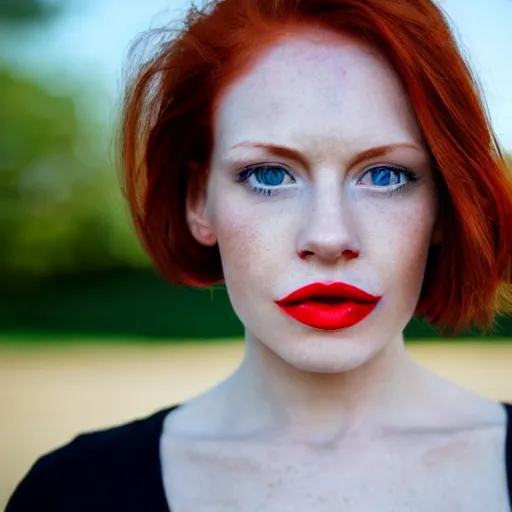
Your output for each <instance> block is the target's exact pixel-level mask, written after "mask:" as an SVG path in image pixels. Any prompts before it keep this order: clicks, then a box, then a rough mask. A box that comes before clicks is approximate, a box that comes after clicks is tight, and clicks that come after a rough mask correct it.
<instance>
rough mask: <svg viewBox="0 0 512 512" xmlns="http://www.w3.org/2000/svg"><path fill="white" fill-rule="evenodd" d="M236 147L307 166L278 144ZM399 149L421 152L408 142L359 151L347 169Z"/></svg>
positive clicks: (290, 150)
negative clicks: (262, 150) (263, 152)
mask: <svg viewBox="0 0 512 512" xmlns="http://www.w3.org/2000/svg"><path fill="white" fill-rule="evenodd" d="M237 147H252V148H260V149H264V150H266V151H267V152H268V153H270V154H272V155H276V156H280V157H284V158H290V159H292V160H296V161H297V162H300V164H301V165H303V166H304V167H308V166H309V163H308V161H307V159H306V158H305V157H304V156H303V155H302V154H301V153H300V152H299V151H297V150H295V149H293V148H289V147H287V146H281V145H278V144H266V143H259V142H241V143H240V144H236V145H235V146H233V148H237ZM399 148H408V149H414V150H416V151H418V152H421V148H420V147H419V146H418V145H416V144H413V143H409V142H403V143H396V144H385V145H382V146H375V147H373V148H369V149H365V150H364V151H361V152H360V153H358V154H357V155H355V156H354V157H353V158H351V159H350V161H349V163H348V167H349V168H350V167H353V166H354V165H357V164H359V163H361V162H364V161H365V160H369V159H370V158H376V157H379V156H386V155H387V154H389V153H392V152H393V151H395V150H396V149H399Z"/></svg>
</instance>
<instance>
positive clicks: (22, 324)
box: [0, 0, 512, 510]
mask: <svg viewBox="0 0 512 512" xmlns="http://www.w3.org/2000/svg"><path fill="white" fill-rule="evenodd" d="M439 3H440V4H441V5H442V7H443V8H444V9H445V10H446V12H447V13H448V15H449V16H450V18H451V20H452V21H453V24H454V30H455V32H456V35H457V38H458V40H459V42H460V45H461V47H462V48H463V51H464V53H465V54H466V56H467V58H468V60H469V61H470V64H471V66H472V67H473V69H474V70H475V72H476V74H477V76H478V78H479V80H480V83H481V87H482V91H483V93H484V95H485V99H486V102H487V105H488V109H489V114H490V116H491V119H492V122H493V124H494V128H495V130H496V133H497V135H498V139H499V140H500V142H501V144H502V146H503V148H504V149H505V151H507V152H508V154H509V155H512V65H511V64H510V53H511V51H512V31H511V30H510V26H512V2H511V1H510V0H487V1H486V2H481V1H480V0H442V1H440V2H439ZM190 4H191V2H190V0H144V2H139V1H137V0H0V406H1V409H0V411H1V413H0V414H1V417H2V420H3V421H1V422H0V510H1V509H2V508H3V506H4V505H5V502H6V501H7V497H8V496H9V495H10V493H11V492H12V490H13V488H14V485H15V484H16V483H17V482H18V481H19V480H20V478H21V477H22V476H23V474H24V473H25V472H26V471H27V470H28V468H29V466H30V465H31V463H32V462H33V461H34V459H35V458H36V457H38V456H39V455H41V454H42V453H43V452H45V451H48V450H50V449H52V448H54V447H56V446H58V445H60V444H63V443H65V442H67V441H68V440H69V439H71V438H72V437H73V436H74V435H76V434H77V433H79V432H83V431H85V430H90V429H94V428H101V427H105V426H108V425H112V424H113V423H118V422H124V421H128V420H130V419H132V418H135V417H140V416H144V415H147V414H150V413H151V412H152V411H154V410H156V409H158V408H161V407H164V406H167V405H170V404H171V403H174V402H178V401H182V400H186V399H187V398H188V397H191V396H193V395H194V394H196V393H198V392H200V391H202V390H203V389H205V388H206V387H208V386H210V385H211V384H213V383H214V382H216V381H218V380H220V379H221V378H223V377H224V376H225V375H227V374H228V373H229V372H230V371H231V370H232V369H234V368H235V367H236V365H237V364H238V362H239V361H240V358H241V356H242V350H243V345H242V342H241V336H242V334H243V331H242V326H241V324H240V323H239V321H238V320H237V318H236V316H235V315H234V313H233V311H232V310H231V307H230V305H229V301H228V298H227V294H226V292H225V290H224V289H223V288H222V287H218V288H215V289H212V290H191V289H187V288H180V287H171V286H169V285H167V284H166V283H165V282H164V281H163V280H162V279H161V278H160V277H159V276H158V275H156V273H155V272H153V270H152V269H151V267H150V265H149V262H148V260H147V258H146V257H145V255H144V254H143V252H142V251H141V249H140V247H139V245H138V243H137V241H136V239H135V236H134V234H133V230H132V228H131V224H130V221H129V217H128V213H127V209H126V206H125V204H124V202H123V199H122V196H121V193H120V190H119V184H118V170H117V167H116V165H117V164H116V159H117V154H116V139H115V136H116V129H117V121H118V117H119V107H120V102H121V94H122V88H123V66H124V65H125V64H126V56H127V52H128V48H129V45H130V44H131V43H132V42H133V40H134V39H135V38H136V37H137V36H138V35H139V34H140V33H141V32H143V31H145V30H147V29H149V28H152V27H159V26H162V25H164V24H166V23H169V22H172V21H175V20H180V19H182V18H183V16H184V13H185V11H186V8H187V7H188V6H189V5H190ZM510 161H511V162H512V159H511V160H510ZM192 306H193V307H192ZM194 311H200V312H201V314H200V316H199V317H198V316H197V314H195V313H194ZM511 337H512V320H510V319H505V318H502V319H499V321H498V323H497V326H496V330H495V332H494V333H493V334H491V335H489V336H486V337H485V338H483V337H480V336H477V335H476V334H474V333H471V332H468V333H464V335H463V336H461V337H460V338H457V339H453V338H452V339H442V338H439V337H438V336H437V334H436V333H435V331H434V330H433V329H432V328H431V327H430V326H429V325H427V324H426V323H423V322H420V321H417V320H414V321H413V322H411V324H410V325H409V326H408V327H407V330H406V338H407V342H408V345H409V348H410V350H411V353H412V354H413V356H414V357H416V358H417V359H418V360H420V361H421V362H422V363H423V364H425V365H427V366H430V367H431V368H432V369H434V370H435V371H437V372H438V373H441V374H443V375H444V376H446V377H447V378H449V379H451V380H454V381H456V382H458V383H460V384H462V385H465V386H466V387H469V388H471V389H474V390H476V391H478V392H480V393H482V394H484V395H486V396H489V397H491V398H493V399H496V400H509V401H512V371H511V365H512V344H511V343H509V339H512V338H511Z"/></svg>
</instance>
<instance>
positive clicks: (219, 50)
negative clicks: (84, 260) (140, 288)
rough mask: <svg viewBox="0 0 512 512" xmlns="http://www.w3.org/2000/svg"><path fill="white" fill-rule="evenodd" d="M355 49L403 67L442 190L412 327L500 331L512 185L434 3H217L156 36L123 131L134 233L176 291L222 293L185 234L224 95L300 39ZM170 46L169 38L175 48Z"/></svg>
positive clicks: (209, 253)
mask: <svg viewBox="0 0 512 512" xmlns="http://www.w3.org/2000/svg"><path fill="white" fill-rule="evenodd" d="M305 27H316V28H325V29H327V30H331V31H335V32H337V33H344V34H350V35H353V36H354V37H356V38H359V39H360V40H362V41H365V42H367V43H368V44H370V45H372V46H373V47H374V48H376V49H377V50H378V51H379V52H380V53H381V54H382V55H383V56H384V57H385V58H387V59H388V61H389V63H390V64H391V65H392V66H393V67H394V69H395V71H396V72H397V74H398V76H399V77H400V79H401V81H402V83H403V85H404V87H405V89H406V91H407V93H408V95H409V98H410V101H411V103H412V106H413V108H414V111H415V114H416V118H417V121H418V124H419V127H420V129H421V130H422V133H423V137H424V139H425V144H426V146H427V147H428V149H429V151H430V153H431V156H432V161H433V162H434V167H433V171H434V174H435V178H436V181H437V189H438V198H439V205H440V227H441V230H442V242H441V243H440V244H438V245H435V246H433V247H432V248H431V250H430V253H429V255H428V260H427V268H426V273H425V279H424V284H423V289H422V292H421V296H420V300H419V302H418V306H417V310H416V314H417V315H423V316H424V317H425V318H426V319H427V320H428V321H430V322H431V323H432V324H433V325H435V326H437V327H439V328H441V329H443V330H448V331H449V332H459V331H460V330H462V329H465V328H468V327H477V328H479V329H481V330H485V329H488V328H489V327H491V326H492V324H493V322H494V319H495V316H496V314H497V313H507V312H510V311H511V310H512V300H511V286H510V281H511V268H512V265H511V263H512V183H511V178H510V175H509V173H508V171H507V168H506V165H505V160H504V158H503V156H502V153H501V151H500V148H499V146H498V143H497V141H496V137H495V136H494V134H493V131H492V129H491V127H490V123H489V121H488V118H487V115H486V111H485V109H484V107H483V105H482V102H481V99H480V97H479V92H478V86H477V84H476V82H475V80H474V79H473V77H472V75H471V72H470V70H469V68H468V66H467V65H466V63H465V62H464V59H463V57H462V56H461V54H460V53H459V50H458V48H457V44H456V42H455V40H454V37H453V35H452V33H451V31H450V28H449V24H448V22H447V20H446V18H445V16H444V15H443V13H442V11H441V10H440V9H439V8H438V7H437V6H436V5H435V4H434V3H433V2H432V1H431V0H219V1H210V2H206V4H204V5H203V7H201V8H197V7H192V8H190V10H189V11H188V14H187V17H186V19H185V23H184V26H183V27H181V29H179V30H177V31H174V32H173V31H171V30H164V31H163V32H159V34H163V37H162V38H160V39H159V45H158V48H157V50H156V52H155V53H154V54H153V55H152V56H151V57H149V58H145V59H144V60H143V62H142V64H140V65H139V66H138V67H137V69H136V73H135V74H134V75H132V76H131V78H129V83H128V87H127V90H126V96H125V100H124V110H123V119H122V131H121V146H122V149H121V152H122V155H121V158H122V173H123V175H122V178H123V180H122V181H123V188H124V192H125V194H126V196H127V199H128V202H129V205H130V208H131V213H132V216H133V219H134V223H135V227H136V231H137V233H138V235H139V237H140V239H141V241H142V243H143V245H144V247H145V249H146V251H147V253H148V254H149V256H150V258H151V260H152V262H153V264H154V265H155V267H156V269H157V270H158V271H159V272H160V273H161V274H162V275H163V276H164V278H166V279H167V280H168V281H169V282H172V283H178V284H186V285H190V286H198V287H200V286H204V287H207V286H211V285H213V284H216V283H220V282H222V279H223V275H222V266H221V259H220V254H219V250H218V247H217V246H213V247H206V246H203V245H201V244H199V243H198V242H197V241H196V240H195V239H194V238H193V236H192V235H191V233H190V231H189V229H188V227H187V222H186V198H187V194H188V195H189V196H190V197H191V198H193V197H194V195H196V194H197V193H198V192H199V191H200V189H201V187H204V185H205V181H206V178H207V174H208V168H209V159H210V154H211V152H212V146H213V127H212V124H213V123H212V119H213V115H214V112H215V102H216V100H217V98H218V97H219V93H220V92H221V91H222V90H223V88H225V87H226V86H227V85H229V84H230V83H232V82H233V81H234V80H236V79H237V77H239V76H240V75H241V74H243V73H244V72H245V71H247V70H248V68H249V66H250V65H251V64H252V63H254V62H255V59H257V57H258V54H259V53H261V51H262V50H264V49H265V48H268V47H269V46H270V45H272V44H273V43H275V42H277V41H278V40H279V39H280V38H282V37H285V36H286V35H287V34H289V33H291V32H293V31H300V30H301V28H305ZM168 34H170V35H168Z"/></svg>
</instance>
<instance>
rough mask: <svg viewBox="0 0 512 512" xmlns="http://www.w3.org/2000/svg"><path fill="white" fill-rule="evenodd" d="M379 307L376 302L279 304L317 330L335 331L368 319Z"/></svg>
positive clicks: (299, 320)
mask: <svg viewBox="0 0 512 512" xmlns="http://www.w3.org/2000/svg"><path fill="white" fill-rule="evenodd" d="M376 305H377V303H376V302H371V303H363V302H342V303H340V304H324V303H320V302H313V301H309V302H308V301H305V302H300V303H296V304H278V306H279V307H280V308H281V309H282V310H283V311H284V312H285V313H286V314H287V315H290V316H291V317H292V318H295V320H297V321H298V322H301V323H302V324H305V325H309V326H310V327H313V328H315V329H323V330H326V331H335V330H338V329H346V328H347V327H351V326H352V325H355V324H357V323H359V322H360V321H361V320H363V319H364V318H366V317H367V316H368V315H369V314H370V313H371V312H372V311H373V310H374V309H375V306H376Z"/></svg>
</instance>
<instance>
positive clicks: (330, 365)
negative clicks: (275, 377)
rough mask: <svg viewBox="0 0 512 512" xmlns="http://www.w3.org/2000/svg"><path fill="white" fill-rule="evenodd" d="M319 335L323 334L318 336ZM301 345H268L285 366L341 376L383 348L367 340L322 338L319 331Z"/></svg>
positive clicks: (279, 343) (362, 363) (301, 342)
mask: <svg viewBox="0 0 512 512" xmlns="http://www.w3.org/2000/svg"><path fill="white" fill-rule="evenodd" d="M319 333H322V334H323V335H322V334H321V335H320V336H319V335H318V334H319ZM315 334H316V335H313V336H309V337H308V338H309V339H302V340H301V341H300V342H297V341H293V342H292V341H291V340H290V341H289V342H288V343H287V342H283V340H280V341H279V342H278V344H277V345H274V346H269V345H267V348H268V349H270V351H272V352H273V353H275V354H276V355H277V356H278V357H279V358H280V359H282V360H283V361H284V362H285V363H287V364H288V365H290V366H292V367H294V368H297V369H298V370H301V371H304V372H312V373H341V372H347V371H351V370H355V369H357V368H359V367H361V366H363V365H365V364H366V363H367V362H369V361H370V360H372V359H373V358H374V357H375V356H376V355H377V353H378V352H379V351H380V349H381V348H382V347H378V346H375V345H374V344H373V345H372V344H370V343H369V340H361V339H355V338H353V339H351V338H348V337H347V338H341V339H340V338H338V339H335V338H333V337H332V333H330V336H325V334H324V333H323V332H322V331H315Z"/></svg>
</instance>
